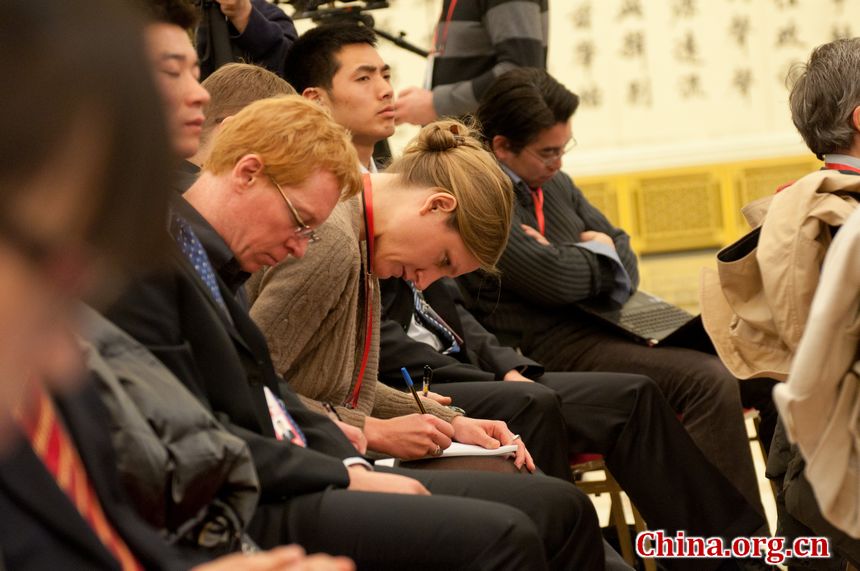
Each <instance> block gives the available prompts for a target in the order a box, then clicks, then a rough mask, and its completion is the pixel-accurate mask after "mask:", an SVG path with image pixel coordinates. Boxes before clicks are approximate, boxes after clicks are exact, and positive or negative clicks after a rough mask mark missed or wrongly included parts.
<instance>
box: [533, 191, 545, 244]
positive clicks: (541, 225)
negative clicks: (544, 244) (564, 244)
mask: <svg viewBox="0 0 860 571" xmlns="http://www.w3.org/2000/svg"><path fill="white" fill-rule="evenodd" d="M532 199H533V200H534V203H535V218H537V224H538V231H539V232H540V233H541V236H543V235H544V233H545V230H546V221H545V220H544V218H543V189H542V188H538V189H536V190H533V191H532Z"/></svg>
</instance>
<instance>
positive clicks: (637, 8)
mask: <svg viewBox="0 0 860 571" xmlns="http://www.w3.org/2000/svg"><path fill="white" fill-rule="evenodd" d="M627 16H633V17H638V18H641V17H642V2H641V0H624V1H623V2H622V4H621V10H619V11H618V17H619V18H626V17H627Z"/></svg>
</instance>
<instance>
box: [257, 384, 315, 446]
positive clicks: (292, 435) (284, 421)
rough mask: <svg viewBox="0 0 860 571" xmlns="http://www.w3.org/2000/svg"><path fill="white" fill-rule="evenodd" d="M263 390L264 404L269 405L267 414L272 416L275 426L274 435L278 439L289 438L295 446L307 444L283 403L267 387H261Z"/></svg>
mask: <svg viewBox="0 0 860 571" xmlns="http://www.w3.org/2000/svg"><path fill="white" fill-rule="evenodd" d="M263 392H264V393H265V394H266V404H267V405H269V416H270V417H272V426H273V427H274V428H275V437H276V438H277V439H278V440H289V441H290V442H292V443H293V444H295V445H296V446H302V447H305V446H307V441H306V440H305V435H304V434H302V429H301V428H299V425H297V424H296V423H295V421H294V420H293V418H292V417H291V416H290V414H289V413H288V412H287V408H286V407H285V406H284V403H283V402H282V401H281V399H279V398H278V397H276V396H275V394H274V393H273V392H272V391H271V390H269V387H263Z"/></svg>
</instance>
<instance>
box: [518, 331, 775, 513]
mask: <svg viewBox="0 0 860 571" xmlns="http://www.w3.org/2000/svg"><path fill="white" fill-rule="evenodd" d="M522 349H523V351H524V352H525V353H526V354H527V355H529V356H530V357H532V358H533V359H535V360H537V361H539V362H541V363H543V364H544V366H546V367H547V369H548V370H552V371H614V372H622V373H638V374H642V375H647V376H648V377H651V378H652V379H654V382H655V383H657V386H658V387H659V388H660V391H661V392H662V393H663V395H664V396H665V397H666V400H667V401H668V403H669V405H670V406H671V407H672V409H673V411H674V412H675V413H677V414H679V415H681V418H682V420H681V421H682V423H683V425H684V428H686V429H687V432H688V433H689V434H690V436H691V437H692V439H693V441H694V442H695V443H696V445H697V446H698V447H699V448H700V449H701V450H702V452H704V454H705V457H707V458H708V460H709V461H710V462H711V463H713V464H714V465H715V466H716V467H717V468H719V470H720V471H721V472H722V473H723V474H724V475H725V476H726V477H727V478H728V479H729V481H730V482H731V483H732V484H734V486H735V487H736V488H737V489H738V490H739V491H740V492H741V493H742V494H743V495H744V497H746V499H747V501H749V502H750V503H751V504H752V505H754V506H756V508H757V509H758V510H759V512H760V513H764V509H763V508H762V505H761V496H760V495H759V491H758V483H757V481H756V475H755V468H754V467H753V462H752V456H751V455H750V448H749V441H748V440H747V434H746V427H745V425H744V419H743V409H742V407H741V398H740V391H739V388H738V380H737V379H736V378H735V377H733V376H732V375H731V373H729V371H728V369H726V368H725V366H724V365H723V364H722V362H721V361H720V360H719V358H718V357H716V356H714V355H710V354H707V353H703V352H701V351H695V350H691V349H686V348H680V347H662V346H658V347H646V346H644V345H640V344H638V343H635V342H633V341H630V340H628V339H626V338H624V337H621V336H620V335H617V334H615V333H613V332H611V331H607V330H605V328H604V327H603V326H602V325H599V324H595V323H592V322H590V321H589V318H587V317H583V318H582V320H577V321H576V322H573V321H568V322H565V323H563V324H561V325H559V326H556V327H554V328H551V329H549V330H548V331H546V332H544V333H543V334H542V335H540V336H538V337H536V338H533V339H529V340H528V343H526V344H524V346H523V347H522Z"/></svg>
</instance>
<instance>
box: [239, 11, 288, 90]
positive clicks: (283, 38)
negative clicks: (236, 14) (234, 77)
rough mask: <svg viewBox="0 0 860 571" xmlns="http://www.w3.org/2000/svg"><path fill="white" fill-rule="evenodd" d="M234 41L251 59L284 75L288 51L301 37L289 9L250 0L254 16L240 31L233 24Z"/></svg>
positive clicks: (252, 15)
mask: <svg viewBox="0 0 860 571" xmlns="http://www.w3.org/2000/svg"><path fill="white" fill-rule="evenodd" d="M230 31H231V32H232V34H231V40H232V41H233V42H234V43H235V44H236V46H237V47H238V48H239V49H241V50H242V52H243V53H244V54H245V55H246V56H247V58H248V59H249V60H250V63H254V64H257V65H260V66H262V67H265V68H266V69H268V70H270V71H272V72H274V73H276V74H278V75H280V76H281V77H283V75H284V73H283V72H284V70H283V65H284V58H285V57H286V55H287V50H289V49H290V46H292V45H293V42H295V41H296V38H298V33H297V32H296V27H295V25H294V24H293V20H292V18H290V17H289V16H288V15H287V14H286V12H284V11H283V10H281V9H280V8H278V7H277V6H275V5H273V4H270V3H269V2H266V0H251V16H250V18H249V19H248V26H247V27H246V28H245V31H244V32H242V33H241V34H240V33H239V32H238V30H236V29H235V28H234V27H233V26H232V25H231V26H230Z"/></svg>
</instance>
